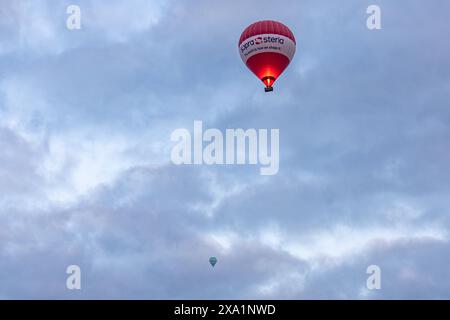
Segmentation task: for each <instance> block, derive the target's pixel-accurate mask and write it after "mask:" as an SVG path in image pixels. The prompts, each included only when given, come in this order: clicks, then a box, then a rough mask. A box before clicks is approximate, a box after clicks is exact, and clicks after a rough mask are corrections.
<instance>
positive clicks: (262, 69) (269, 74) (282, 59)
mask: <svg viewBox="0 0 450 320" xmlns="http://www.w3.org/2000/svg"><path fill="white" fill-rule="evenodd" d="M295 47H296V42H295V37H294V34H293V33H292V31H291V30H290V29H289V28H288V27H286V26H285V25H284V24H282V23H281V22H277V21H271V20H265V21H259V22H255V23H253V24H251V25H250V26H248V27H247V28H246V29H245V30H244V32H243V33H242V35H241V37H240V39H239V52H240V54H241V59H242V61H244V63H245V64H246V65H247V67H248V68H249V69H250V70H251V71H252V72H253V73H254V74H255V75H256V76H257V77H258V78H259V79H261V81H262V82H263V83H264V84H265V86H266V87H265V91H266V92H270V91H273V87H272V86H273V83H274V82H275V81H276V80H277V79H278V77H279V76H280V75H281V73H282V72H283V71H284V70H285V69H286V67H287V66H288V65H289V63H290V62H291V60H292V58H293V57H294V54H295Z"/></svg>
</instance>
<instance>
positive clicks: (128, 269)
mask: <svg viewBox="0 0 450 320" xmlns="http://www.w3.org/2000/svg"><path fill="white" fill-rule="evenodd" d="M70 4H77V5H79V6H80V8H81V14H82V20H81V21H82V29H81V30H72V31H71V30H68V29H67V28H66V19H67V14H66V8H67V6H68V5H70ZM371 4H377V5H379V6H380V7H381V14H382V16H381V17H382V29H381V30H372V31H371V30H368V29H367V27H366V19H367V17H368V15H367V14H366V8H367V7H368V6H369V5H371ZM449 10H450V4H449V2H448V1H444V0H442V1H439V0H437V1H433V2H432V3H425V2H423V1H418V0H417V1H415V0H409V1H406V0H402V1H395V2H394V1H383V0H376V1H356V0H349V1H345V2H344V1H340V2H337V1H331V0H329V1H320V2H318V1H312V0H310V1H297V0H292V1H276V2H275V1H268V0H267V1H266V0H258V1H257V0H249V1H237V0H236V1H234V0H233V1H215V0H214V1H212V0H192V1H176V0H167V1H165V0H160V1H156V0H131V1H119V0H113V1H87V0H86V1H81V0H79V1H58V2H56V1H49V0H48V1H44V0H39V1H31V0H30V1H26V0H20V1H13V0H1V1H0V150H1V151H0V226H1V228H0V298H4V299H11V298H25V299H31V298H44V299H47V298H58V299H74V298H81V299H90V298H113V299H120V298H125V299H128V298H137V299H219V298H224V299H245V298H255V299H267V298H269V299H270V298H289V299H310V298H320V299H380V298H385V299H394V298H405V299H415V298H430V299H431V298H447V299H448V298H450V268H449V267H448V266H449V264H450V256H449V252H450V243H449V228H450V219H449V213H450V212H449V210H450V209H449V208H450V199H449V196H448V195H449V193H450V148H449V142H450V129H449V126H448V123H449V121H450V111H449V101H450V45H449V43H448V41H446V39H449V38H450V28H449V25H448V24H449V23H448V17H447V15H448V12H449ZM263 19H274V20H279V21H282V22H283V23H285V24H286V25H288V26H289V27H290V28H291V29H292V30H293V32H294V33H295V35H296V39H297V53H296V57H295V58H294V60H293V61H292V63H291V65H290V66H289V68H288V69H287V70H286V72H285V73H284V74H283V75H282V77H281V78H280V79H279V80H278V81H277V83H276V85H275V92H273V93H271V94H265V93H264V92H263V86H262V84H261V83H259V81H258V80H257V79H256V78H255V77H254V76H253V75H252V74H251V73H250V72H249V71H248V70H247V69H246V67H245V66H244V65H243V63H242V61H241V60H240V57H239V54H238V49H237V41H238V39H239V36H240V34H241V32H242V30H243V29H244V28H245V27H246V26H248V25H249V24H250V23H252V22H254V21H257V20H263ZM194 120H202V121H203V123H204V126H205V127H208V128H219V129H225V128H269V129H270V128H279V129H280V170H279V172H278V174H277V175H274V176H261V175H259V168H258V167H255V166H207V165H203V166H175V165H173V164H172V163H171V161H170V150H171V148H172V146H173V142H171V141H170V134H171V132H172V131H173V130H175V129H177V128H183V127H185V128H188V129H192V126H193V121H194ZM212 255H214V256H216V257H217V258H218V263H217V265H216V267H215V268H214V269H213V268H211V266H210V265H209V263H208V259H209V257H210V256H212ZM72 264H76V265H79V266H80V267H81V270H82V289H81V290H79V291H76V290H67V289H66V277H67V274H66V273H65V271H66V268H67V266H68V265H72ZM372 264H375V265H378V266H380V268H381V271H382V288H381V290H373V291H371V290H367V288H366V279H367V277H368V275H367V274H366V268H367V267H368V266H369V265H372Z"/></svg>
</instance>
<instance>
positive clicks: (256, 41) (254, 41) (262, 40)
mask: <svg viewBox="0 0 450 320" xmlns="http://www.w3.org/2000/svg"><path fill="white" fill-rule="evenodd" d="M266 43H271V44H273V43H278V44H281V45H283V44H284V39H283V38H281V37H273V36H266V37H257V38H255V39H252V40H249V41H247V42H246V43H244V44H242V46H241V51H242V53H244V51H246V50H247V49H248V48H250V47H252V46H254V45H260V44H266Z"/></svg>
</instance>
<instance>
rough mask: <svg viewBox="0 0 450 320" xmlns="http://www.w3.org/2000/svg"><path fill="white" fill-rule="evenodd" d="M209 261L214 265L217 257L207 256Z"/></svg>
mask: <svg viewBox="0 0 450 320" xmlns="http://www.w3.org/2000/svg"><path fill="white" fill-rule="evenodd" d="M209 263H210V264H211V265H212V266H213V267H214V266H215V265H216V263H217V258H216V257H211V258H209Z"/></svg>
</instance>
